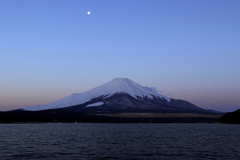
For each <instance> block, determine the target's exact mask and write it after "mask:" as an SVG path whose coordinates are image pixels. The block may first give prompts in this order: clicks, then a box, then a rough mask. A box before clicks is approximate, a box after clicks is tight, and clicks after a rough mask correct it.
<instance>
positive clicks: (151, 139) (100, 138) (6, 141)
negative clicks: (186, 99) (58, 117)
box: [0, 124, 240, 160]
mask: <svg viewBox="0 0 240 160" xmlns="http://www.w3.org/2000/svg"><path fill="white" fill-rule="evenodd" d="M0 159H11V160H12V159H17V160H18V159H21V160H25V159H28V160H32V159H48V160H51V159H67V160H69V159H86V160H87V159H94V160H98V159H129V160H130V159H137V160H141V159H144V160H145V159H146V160H151V159H163V160H165V159H169V160H174V159H184V160H188V159H189V160H193V159H199V160H200V159H226V160H229V159H236V160H237V159H240V126H239V125H224V124H1V125H0Z"/></svg>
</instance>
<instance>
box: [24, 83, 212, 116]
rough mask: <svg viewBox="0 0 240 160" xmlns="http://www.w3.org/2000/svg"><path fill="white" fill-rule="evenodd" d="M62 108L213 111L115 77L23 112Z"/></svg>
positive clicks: (171, 111) (83, 110) (87, 110)
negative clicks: (94, 86) (85, 90)
mask: <svg viewBox="0 0 240 160" xmlns="http://www.w3.org/2000/svg"><path fill="white" fill-rule="evenodd" d="M48 109H62V110H68V111H76V112H82V113H94V114H96V113H126V112H154V113H215V111H208V110H204V109H202V108H200V107H197V106H195V105H193V104H191V103H190V102H187V101H183V100H178V99H172V98H169V97H166V96H163V95H161V94H158V93H157V92H156V91H154V90H153V89H152V88H149V87H143V86H141V85H139V84H137V83H135V82H134V81H132V80H130V79H127V78H116V79H113V80H112V81H110V82H108V83H105V84H103V85H101V86H99V87H96V88H93V89H92V90H89V91H87V92H83V93H74V94H72V95H70V96H68V97H65V98H63V99H60V100H58V101H55V102H52V103H49V104H47V105H43V106H41V105H37V106H34V107H25V108H23V110H26V111H41V110H48Z"/></svg>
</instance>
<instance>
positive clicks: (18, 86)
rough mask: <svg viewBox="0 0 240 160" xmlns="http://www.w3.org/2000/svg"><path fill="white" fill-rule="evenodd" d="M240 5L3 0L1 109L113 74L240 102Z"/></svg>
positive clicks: (208, 102) (215, 0) (213, 0)
mask: <svg viewBox="0 0 240 160" xmlns="http://www.w3.org/2000/svg"><path fill="white" fill-rule="evenodd" d="M239 8H240V1H239V0H194V1H192V0H181V1H180V0H131V1H129V0H34V1H33V0H21V1H19V0H0V111H7V110H12V109H17V108H23V107H26V106H35V105H45V104H48V103H50V102H53V101H56V100H59V99H61V98H64V97H66V96H69V95H71V94H72V93H81V92H85V91H88V90H90V89H92V88H94V87H97V86H99V85H102V84H104V83H106V82H108V81H110V80H112V79H114V78H129V79H131V80H133V81H135V82H137V83H138V84H140V85H142V86H148V87H156V88H157V90H158V91H159V92H160V93H161V94H162V95H165V96H168V97H170V98H175V99H183V100H187V101H189V102H191V103H193V104H195V105H197V106H199V107H201V108H204V109H213V110H217V111H223V112H230V111H234V110H236V109H239V108H240V43H239V42H240V21H239V19H240V9H239ZM88 11H90V12H91V14H90V15H88V14H87V12H88Z"/></svg>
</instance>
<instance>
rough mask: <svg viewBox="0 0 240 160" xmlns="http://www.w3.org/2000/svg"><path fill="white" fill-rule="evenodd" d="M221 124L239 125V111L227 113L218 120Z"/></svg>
mask: <svg viewBox="0 0 240 160" xmlns="http://www.w3.org/2000/svg"><path fill="white" fill-rule="evenodd" d="M220 122H221V123H229V124H240V109H239V110H236V111H234V112H228V113H226V114H224V115H223V116H222V117H221V118H220Z"/></svg>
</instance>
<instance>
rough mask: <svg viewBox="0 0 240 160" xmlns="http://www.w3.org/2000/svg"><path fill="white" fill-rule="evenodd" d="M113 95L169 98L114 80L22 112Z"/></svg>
mask: <svg viewBox="0 0 240 160" xmlns="http://www.w3.org/2000/svg"><path fill="white" fill-rule="evenodd" d="M115 93H127V94H129V95H130V96H132V97H134V98H136V99H137V96H139V97H142V98H143V97H145V96H147V97H149V98H151V99H152V98H153V95H154V96H157V97H160V98H162V99H166V100H167V101H168V102H170V100H171V99H170V98H168V97H165V96H163V95H161V94H158V93H156V92H154V91H152V90H150V89H147V88H146V87H143V86H141V85H139V84H137V83H135V82H134V81H132V80H130V79H127V78H116V79H113V80H112V81H110V82H108V83H105V84H103V85H101V86H99V87H96V88H93V89H92V90H90V91H87V92H83V93H74V94H72V95H70V96H68V97H65V98H63V99H60V100H58V101H55V102H52V103H49V104H46V105H43V106H39V105H38V106H34V107H25V108H23V109H24V110H29V111H38V110H46V109H56V108H64V107H69V106H74V105H79V104H83V103H85V102H88V101H90V100H91V99H93V98H98V97H100V96H105V98H107V97H110V96H112V95H113V94H115Z"/></svg>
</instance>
